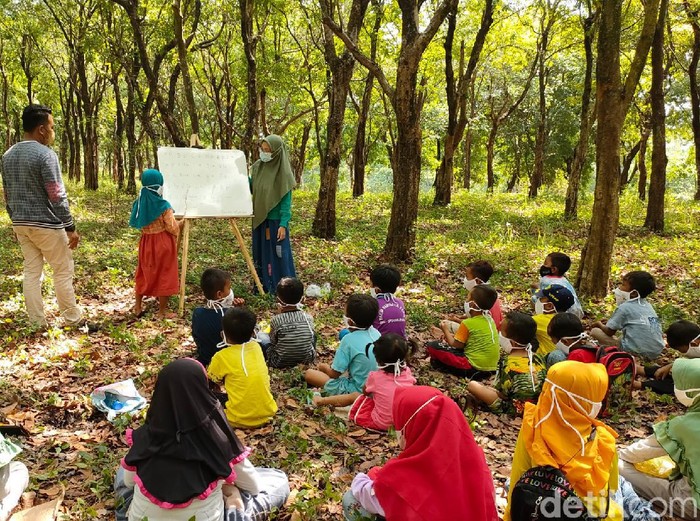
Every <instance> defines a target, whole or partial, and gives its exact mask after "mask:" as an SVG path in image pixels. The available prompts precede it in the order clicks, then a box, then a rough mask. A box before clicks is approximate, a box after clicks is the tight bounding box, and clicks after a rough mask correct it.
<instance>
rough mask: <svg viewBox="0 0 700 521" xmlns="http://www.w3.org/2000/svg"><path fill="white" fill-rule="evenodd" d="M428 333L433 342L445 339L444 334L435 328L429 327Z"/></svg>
mask: <svg viewBox="0 0 700 521" xmlns="http://www.w3.org/2000/svg"><path fill="white" fill-rule="evenodd" d="M430 333H431V334H432V335H433V337H434V338H435V340H442V339H443V338H444V337H445V334H444V333H443V332H442V329H440V328H439V327H436V326H430Z"/></svg>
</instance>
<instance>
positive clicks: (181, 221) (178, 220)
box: [175, 219, 185, 230]
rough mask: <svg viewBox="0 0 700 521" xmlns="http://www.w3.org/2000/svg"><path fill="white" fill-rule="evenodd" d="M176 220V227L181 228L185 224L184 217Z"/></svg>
mask: <svg viewBox="0 0 700 521" xmlns="http://www.w3.org/2000/svg"><path fill="white" fill-rule="evenodd" d="M175 220H176V221H177V225H178V227H179V228H180V229H181V230H182V227H183V226H185V220H184V219H175Z"/></svg>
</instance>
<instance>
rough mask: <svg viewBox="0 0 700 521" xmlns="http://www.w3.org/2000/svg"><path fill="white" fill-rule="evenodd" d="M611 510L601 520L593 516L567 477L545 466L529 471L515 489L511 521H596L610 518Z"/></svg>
mask: <svg viewBox="0 0 700 521" xmlns="http://www.w3.org/2000/svg"><path fill="white" fill-rule="evenodd" d="M608 501H609V499H608ZM609 506H610V505H609V503H608V505H607V507H606V509H605V510H606V511H605V515H604V516H602V517H601V518H596V517H593V516H591V515H590V514H589V513H588V510H587V509H586V507H585V506H584V504H583V501H581V498H579V497H578V496H577V495H576V492H574V488H573V487H572V486H571V483H569V480H568V479H567V478H566V476H565V475H564V473H563V472H562V471H561V470H560V469H558V468H556V467H552V466H551V465H543V466H539V467H533V468H531V469H529V470H526V471H525V472H524V473H523V475H522V476H520V479H519V480H518V482H517V483H516V484H515V486H513V492H512V493H511V499H510V517H511V519H512V521H540V520H541V521H559V520H565V519H577V520H579V521H594V520H596V519H603V518H605V517H607V515H608V512H607V511H608V509H609Z"/></svg>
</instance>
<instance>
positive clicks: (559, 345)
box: [555, 333, 586, 355]
mask: <svg viewBox="0 0 700 521" xmlns="http://www.w3.org/2000/svg"><path fill="white" fill-rule="evenodd" d="M584 338H586V333H581V334H580V335H576V336H564V337H561V338H560V339H559V342H557V343H556V346H555V347H556V348H557V349H559V351H561V352H563V353H564V354H565V355H568V354H569V350H570V349H571V346H573V345H576V344H578V343H579V342H580V341H581V340H583V339H584ZM564 340H574V342H571V344H569V345H568V346H567V345H566V344H565V343H564V342H563V341H564Z"/></svg>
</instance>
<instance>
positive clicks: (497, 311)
mask: <svg viewBox="0 0 700 521" xmlns="http://www.w3.org/2000/svg"><path fill="white" fill-rule="evenodd" d="M491 275H493V266H491V263H490V262H488V261H485V260H480V261H475V262H471V263H469V264H467V269H466V270H465V275H464V281H463V284H464V288H465V289H466V290H467V291H468V292H469V291H471V290H472V289H474V288H475V287H476V286H480V285H481V284H487V285H488V282H489V279H490V278H491ZM490 312H491V318H493V321H494V323H495V324H496V328H497V329H498V330H499V331H500V330H501V320H503V312H502V311H501V299H500V298H496V302H495V303H494V304H493V307H492V308H491V309H490ZM448 318H449V320H450V321H453V322H456V323H457V324H459V323H460V322H462V320H464V319H465V318H469V317H468V316H467V315H454V316H451V317H448Z"/></svg>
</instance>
